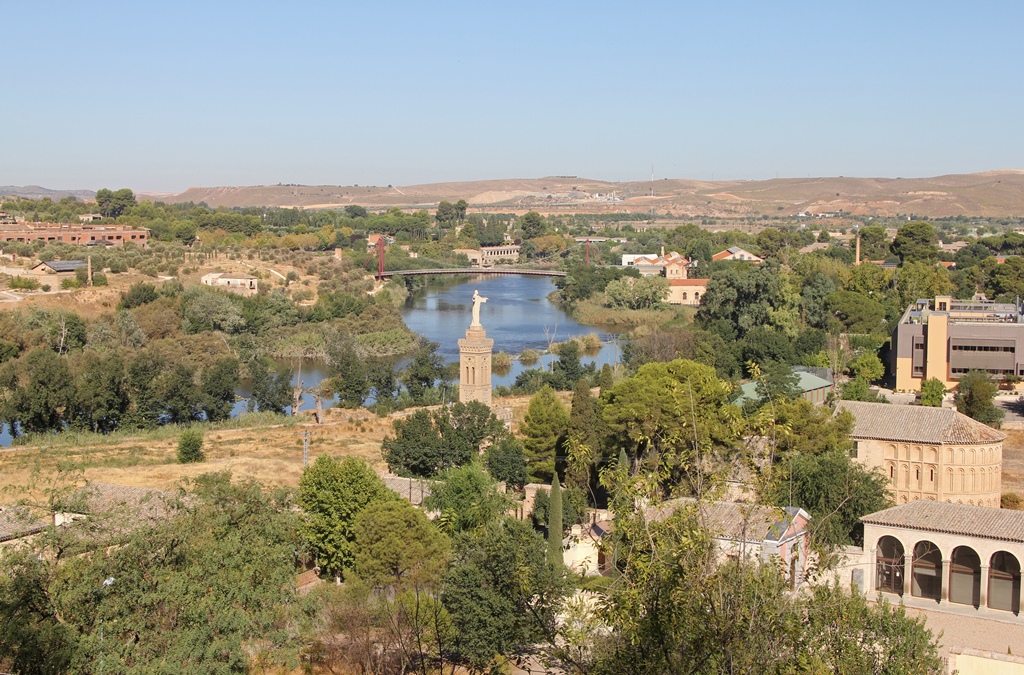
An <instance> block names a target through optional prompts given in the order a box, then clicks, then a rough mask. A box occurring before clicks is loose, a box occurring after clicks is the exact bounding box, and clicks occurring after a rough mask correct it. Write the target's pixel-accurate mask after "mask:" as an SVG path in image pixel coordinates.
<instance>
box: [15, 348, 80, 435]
mask: <svg viewBox="0 0 1024 675" xmlns="http://www.w3.org/2000/svg"><path fill="white" fill-rule="evenodd" d="M20 365H21V366H22V368H21V370H22V374H21V376H20V377H19V378H18V380H17V381H16V383H15V386H14V388H13V391H11V395H10V397H9V399H8V401H7V405H6V406H5V415H4V416H5V417H6V419H7V421H8V422H10V423H13V422H17V423H18V428H20V430H21V431H23V432H39V431H60V430H61V429H62V428H63V423H64V421H65V419H66V416H67V415H68V413H69V412H70V409H71V406H72V405H73V399H72V396H73V393H74V380H73V378H72V376H71V372H70V370H69V369H68V367H67V363H66V362H65V361H64V359H63V358H61V357H60V356H57V354H55V353H54V352H52V351H50V350H49V349H35V350H33V351H31V352H29V353H28V354H26V355H25V356H24V357H22V359H21V364H20Z"/></svg>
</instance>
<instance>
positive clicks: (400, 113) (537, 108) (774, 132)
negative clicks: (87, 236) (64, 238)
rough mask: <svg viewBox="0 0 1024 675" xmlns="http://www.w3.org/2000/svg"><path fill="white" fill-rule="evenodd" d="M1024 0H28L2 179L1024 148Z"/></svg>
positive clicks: (238, 179)
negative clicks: (618, 0)
mask: <svg viewBox="0 0 1024 675" xmlns="http://www.w3.org/2000/svg"><path fill="white" fill-rule="evenodd" d="M1022 26H1024V3H1021V2H1017V1H1006V2H985V1H983V0H982V1H978V2H943V1H941V0H932V1H930V2H899V1H892V0H890V1H888V2H865V1H861V2H843V3H837V2H828V1H822V0H817V1H816V2H787V1H776V2H765V1H764V0H759V1H756V2H754V1H751V2H728V1H721V2H700V3H697V2H680V1H676V2H642V3H611V2H585V3H584V2H578V3H577V2H523V1H518V2H487V1H480V0H477V1H476V2H429V3H428V2H405V3H403V2H386V1H377V2H365V1H364V2H358V3H356V2H322V3H314V2H305V3H303V2H290V3H289V2H275V3H268V2H260V1H258V0H249V1H245V2H242V1H239V2H221V1H218V0H206V1H204V2H192V1H190V0H179V1H178V2H123V3H113V2H81V1H80V0H75V1H73V2H72V1H69V2H44V1H38V2H16V1H13V0H12V1H11V2H7V3H4V4H3V5H2V6H0V27H2V36H3V37H2V41H0V49H2V53H3V55H4V56H3V60H2V64H3V65H2V66H0V72H2V73H3V77H2V80H0V81H2V82H3V91H4V96H3V99H2V104H0V185H11V184H13V185H25V184H40V185H44V186H47V187H53V188H91V189H96V188H100V187H110V188H118V187H131V188H133V189H136V190H165V191H179V190H182V189H185V188H187V187H189V186H193V185H202V186H213V185H252V184H267V183H278V182H282V183H306V184H342V185H350V184H353V183H356V184H360V185H387V184H389V183H393V184H396V185H408V184H412V183H420V182H435V181H446V180H474V179H486V178H514V177H519V178H527V177H540V176H546V175H578V176H583V177H589V178H599V179H606V180H641V179H646V178H649V177H650V172H651V167H652V165H653V167H654V171H655V174H656V175H657V176H658V177H659V178H661V177H673V178H701V179H710V178H712V177H714V178H716V179H723V178H770V177H775V176H776V175H779V176H807V175H812V176H815V175H845V176H890V177H895V176H931V175H938V174H943V173H963V172H973V171H984V170H989V169H997V168H1020V167H1024V127H1022V122H1024V49H1022V48H1021V43H1020V40H1021V38H1020V33H1021V28H1022Z"/></svg>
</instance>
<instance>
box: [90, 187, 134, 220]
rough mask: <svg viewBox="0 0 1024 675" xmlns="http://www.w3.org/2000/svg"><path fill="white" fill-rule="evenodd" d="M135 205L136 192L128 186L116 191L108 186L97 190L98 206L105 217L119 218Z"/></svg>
mask: <svg viewBox="0 0 1024 675" xmlns="http://www.w3.org/2000/svg"><path fill="white" fill-rule="evenodd" d="M135 205H136V202H135V194H134V193H133V192H132V191H131V190H129V189H128V188H121V189H120V190H118V191H116V192H112V191H110V190H109V189H107V188H102V189H100V190H97V191H96V206H97V207H98V209H99V212H100V214H101V215H102V216H103V217H104V218H117V217H118V216H120V215H122V214H123V213H124V212H125V211H126V210H128V209H129V208H131V207H133V206H135Z"/></svg>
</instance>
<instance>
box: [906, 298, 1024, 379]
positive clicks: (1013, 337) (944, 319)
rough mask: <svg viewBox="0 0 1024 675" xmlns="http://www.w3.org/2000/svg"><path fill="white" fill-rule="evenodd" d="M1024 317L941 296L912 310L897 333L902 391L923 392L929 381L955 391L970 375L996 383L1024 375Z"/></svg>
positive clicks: (1005, 307)
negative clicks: (980, 373)
mask: <svg viewBox="0 0 1024 675" xmlns="http://www.w3.org/2000/svg"><path fill="white" fill-rule="evenodd" d="M1022 349H1024V314H1022V313H1021V311H1020V308H1019V307H1017V306H1016V305H1014V304H1013V303H1000V302H989V301H984V300H955V299H953V298H951V297H949V296H939V297H936V298H935V299H934V300H931V299H922V300H918V301H917V302H915V303H914V304H912V305H910V307H908V308H907V311H906V312H904V313H903V316H902V317H901V318H900V322H899V324H898V325H897V326H896V330H894V331H893V333H892V352H891V353H892V357H891V358H892V363H891V366H892V371H893V372H894V373H895V374H896V390H897V391H920V390H921V383H922V382H923V381H924V380H925V379H930V378H937V379H938V380H940V381H942V383H943V384H945V385H946V387H947V388H952V387H955V386H956V385H957V382H958V381H959V380H960V378H961V377H963V376H964V375H965V374H966V373H967V372H969V371H971V370H981V371H984V372H986V373H988V374H989V375H990V376H991V377H993V378H994V379H999V378H1001V377H1003V376H1006V375H1024V355H1022V351H1021V350H1022Z"/></svg>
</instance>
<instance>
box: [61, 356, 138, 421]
mask: <svg viewBox="0 0 1024 675" xmlns="http://www.w3.org/2000/svg"><path fill="white" fill-rule="evenodd" d="M74 396H75V402H74V418H75V422H76V423H77V424H79V425H81V426H84V427H86V428H88V429H89V430H90V431H93V432H98V433H104V434H106V433H110V432H112V431H114V430H115V429H117V428H118V427H119V426H120V424H121V421H122V419H123V418H124V417H125V415H126V414H127V413H128V407H129V405H130V403H131V400H130V399H129V393H128V380H127V374H126V372H125V366H124V361H123V360H122V359H121V356H120V355H118V354H111V355H110V356H107V357H101V356H100V355H98V354H96V353H95V352H93V351H87V352H86V353H85V355H84V364H83V368H82V373H81V375H80V376H79V377H77V378H75V394H74Z"/></svg>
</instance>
